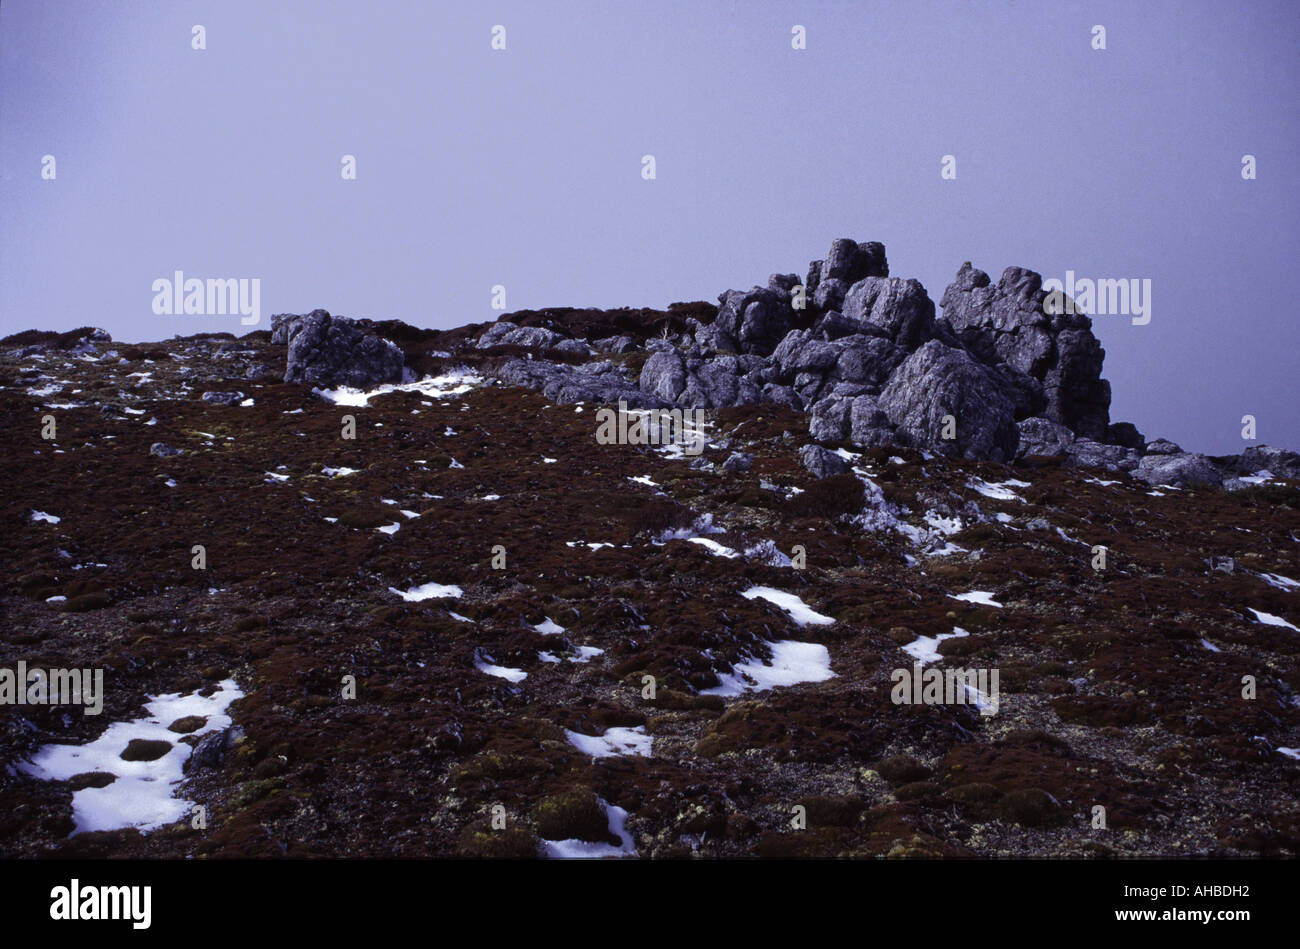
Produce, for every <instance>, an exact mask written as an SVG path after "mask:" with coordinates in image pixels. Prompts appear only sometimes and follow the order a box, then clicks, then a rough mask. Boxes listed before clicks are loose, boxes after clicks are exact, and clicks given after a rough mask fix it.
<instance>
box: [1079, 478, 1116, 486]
mask: <svg viewBox="0 0 1300 949" xmlns="http://www.w3.org/2000/svg"><path fill="white" fill-rule="evenodd" d="M1083 480H1084V481H1087V482H1088V483H1089V484H1099V485H1101V486H1102V487H1103V488H1109V487H1110V486H1111V485H1112V484H1119V483H1120V482H1118V481H1105V480H1103V479H1101V478H1084V479H1083Z"/></svg>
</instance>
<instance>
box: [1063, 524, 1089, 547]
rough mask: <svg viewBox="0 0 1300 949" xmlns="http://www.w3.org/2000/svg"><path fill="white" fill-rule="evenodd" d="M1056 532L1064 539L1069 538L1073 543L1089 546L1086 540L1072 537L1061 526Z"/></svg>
mask: <svg viewBox="0 0 1300 949" xmlns="http://www.w3.org/2000/svg"><path fill="white" fill-rule="evenodd" d="M1056 533H1058V534H1060V535H1061V539H1062V540H1068V541H1069V542H1070V543H1072V544H1083V545H1084V546H1087V542H1086V541H1082V540H1079V539H1078V538H1077V537H1071V536H1070V535H1069V534H1067V533H1066V532H1065V531H1063V530H1062V529H1061V528H1059V527H1058V528H1057V529H1056Z"/></svg>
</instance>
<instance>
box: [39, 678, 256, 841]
mask: <svg viewBox="0 0 1300 949" xmlns="http://www.w3.org/2000/svg"><path fill="white" fill-rule="evenodd" d="M243 694H244V693H243V692H242V691H240V689H239V687H238V686H237V685H236V684H235V682H234V680H233V679H226V680H225V681H224V682H221V683H220V684H219V685H218V687H217V691H215V692H214V693H213V694H212V695H210V696H207V697H205V696H202V695H199V694H198V693H196V692H192V693H190V694H189V695H182V694H180V693H179V692H174V693H170V694H167V695H157V696H153V697H151V699H150V700H149V701H148V702H147V703H145V708H146V709H147V710H148V712H149V714H148V715H147V716H146V717H144V718H139V719H136V720H135V721H130V722H115V723H113V724H112V725H109V726H108V728H107V729H105V730H104V733H103V734H102V735H100V736H99V737H98V738H96V739H95V740H94V741H92V742H89V743H87V744H84V745H46V746H45V747H43V748H41V749H40V750H39V751H37V753H36V755H35V756H34V757H33V758H32V760H31V762H24V763H20V764H19V765H18V767H19V768H20V769H21V770H23V771H25V772H27V773H28V774H30V775H32V776H33V777H36V778H40V779H43V780H47V781H66V780H68V779H69V778H71V777H72V776H73V775H77V774H83V773H85V772H88V771H107V772H110V773H112V774H114V775H116V776H117V778H116V780H115V781H113V783H112V784H109V785H107V786H106V787H102V788H83V789H82V790H80V791H75V792H73V795H72V818H73V822H74V824H75V829H74V830H73V831H72V833H73V834H80V833H84V832H86V831H94V830H118V829H120V828H123V827H135V828H138V829H139V830H141V831H149V830H153V829H155V828H158V827H161V826H163V825H164V824H170V823H174V822H176V821H179V820H181V819H182V818H183V817H184V816H185V815H186V814H188V813H189V811H190V809H191V808H192V807H193V806H194V802H193V801H187V800H183V799H182V798H178V797H173V794H174V792H175V791H176V789H177V785H179V784H180V782H181V779H182V778H183V777H184V770H183V769H184V765H185V761H186V759H188V758H189V756H190V754H191V749H190V746H189V745H187V744H185V743H183V742H181V741H180V738H181V737H182V736H181V735H180V734H178V733H177V732H174V731H171V730H170V729H168V727H167V726H168V725H170V724H172V723H173V722H175V721H176V720H177V719H181V718H187V717H189V716H191V715H198V716H202V717H204V718H205V719H206V720H205V721H204V723H203V725H202V726H201V727H200V728H198V729H197V730H196V731H193V732H189V733H188V734H190V735H206V734H208V733H209V732H213V731H218V730H220V729H223V728H227V727H229V725H230V724H231V720H230V717H229V716H228V715H226V709H227V708H228V707H229V706H230V703H231V702H233V701H235V700H236V699H238V698H241V697H242V696H243ZM137 738H140V739H145V740H151V741H157V740H161V741H165V742H167V743H169V744H170V745H171V749H170V750H169V751H168V752H167V753H166V754H165V755H163V756H162V757H160V758H157V759H155V760H154V761H123V760H122V757H121V754H122V752H123V751H125V750H126V747H127V745H129V744H130V743H131V741H133V740H134V739H137Z"/></svg>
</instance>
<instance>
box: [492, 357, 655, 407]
mask: <svg viewBox="0 0 1300 949" xmlns="http://www.w3.org/2000/svg"><path fill="white" fill-rule="evenodd" d="M497 378H498V379H499V380H500V381H501V382H503V383H505V384H506V385H512V386H523V387H525V388H528V389H536V390H538V391H540V392H541V393H542V395H544V396H546V398H548V399H550V400H551V401H552V402H554V403H555V404H557V405H572V404H574V403H576V402H602V403H616V402H618V401H620V400H622V401H623V402H624V403H626V404H627V406H628V407H629V408H664V407H665V406H667V405H668V404H669V400H666V399H660V398H657V397H656V396H654V395H653V394H651V393H648V392H645V391H644V390H642V389H641V388H640V387H639V386H638V385H637V384H636V383H635V382H634V381H632V380H630V379H628V378H627V377H626V376H625V375H624V373H623V370H622V368H621V367H620V366H618V365H617V364H615V363H613V362H610V361H608V360H602V361H599V362H588V363H583V364H581V365H578V366H570V365H568V364H566V363H556V362H551V361H549V360H546V359H512V360H510V361H509V362H507V363H506V364H505V365H504V366H502V367H501V368H500V369H499V370H497Z"/></svg>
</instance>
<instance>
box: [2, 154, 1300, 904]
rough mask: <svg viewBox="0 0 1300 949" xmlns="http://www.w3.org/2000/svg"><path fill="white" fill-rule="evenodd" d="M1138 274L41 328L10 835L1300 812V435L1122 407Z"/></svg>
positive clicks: (22, 852) (1090, 830)
mask: <svg viewBox="0 0 1300 949" xmlns="http://www.w3.org/2000/svg"><path fill="white" fill-rule="evenodd" d="M359 167H362V166H359ZM661 170H662V169H661ZM182 278H183V275H182V274H177V275H176V279H175V281H173V283H172V285H171V287H170V289H169V290H168V292H167V293H166V294H164V300H163V301H162V302H160V305H163V304H164V303H165V304H166V305H168V306H171V307H172V309H173V311H179V310H183V309H184V308H185V307H190V306H194V307H197V306H198V305H199V304H200V303H202V305H203V306H205V307H206V306H207V305H208V301H207V299H206V297H205V298H203V299H202V300H200V299H199V296H198V289H199V288H197V287H195V286H193V284H196V283H197V281H192V280H190V279H189V278H184V282H183V284H182ZM1103 282H1104V281H1098V282H1097V284H1096V285H1095V286H1094V285H1091V284H1089V283H1085V282H1083V281H1080V280H1077V279H1074V278H1073V274H1069V273H1067V279H1066V281H1064V282H1063V283H1062V284H1061V286H1059V287H1058V286H1057V285H1056V284H1055V283H1053V282H1050V281H1049V282H1047V283H1044V281H1043V280H1042V278H1041V277H1040V276H1039V274H1038V273H1035V272H1034V271H1032V270H1029V269H1027V268H1024V267H1015V266H1012V267H1007V268H1006V269H1004V270H1003V271H1002V273H1001V275H1000V276H998V277H996V278H994V277H992V276H990V275H989V274H988V273H986V272H984V271H982V270H979V269H977V268H975V267H974V266H973V265H972V264H970V263H962V264H961V265H960V266H959V267H957V268H956V269H955V276H954V277H953V278H952V280H951V282H950V283H949V284H948V286H947V287H946V288H944V290H943V292H942V294H940V295H939V296H938V303H937V304H936V302H935V301H934V299H933V298H932V297H931V295H930V293H929V291H927V289H926V288H925V287H924V286H922V284H921V283H920V282H919V281H918V280H915V279H910V278H907V277H900V276H895V275H893V267H892V266H891V261H890V260H889V258H888V256H887V254H886V249H885V247H884V245H883V244H881V243H879V242H875V241H858V240H856V239H848V238H841V239H838V240H835V241H833V242H831V244H830V246H829V248H828V250H827V251H826V253H825V256H823V257H821V258H819V259H815V260H812V261H811V262H810V263H809V264H808V266H807V267H799V268H795V269H791V270H790V272H779V273H774V274H772V275H771V276H769V277H768V278H767V279H766V280H763V281H760V282H758V283H756V284H754V285H753V286H751V287H749V288H748V289H727V290H725V291H724V292H722V293H721V294H719V295H718V297H717V300H716V303H713V302H705V301H694V302H684V303H673V304H671V305H670V306H668V307H667V308H666V309H661V310H657V309H635V310H634V309H619V310H599V309H590V308H587V309H580V308H571V307H553V308H548V309H543V310H517V311H514V312H505V311H503V312H501V313H500V314H499V318H497V319H495V320H493V321H492V322H486V323H470V324H466V325H463V326H458V327H454V328H449V329H423V328H420V327H416V326H412V325H409V324H407V323H404V322H400V321H397V320H376V319H368V318H353V317H348V316H342V315H338V314H334V313H331V312H330V311H328V310H325V309H322V308H312V309H307V310H306V312H304V313H302V314H285V313H281V314H276V315H274V316H272V317H271V320H270V325H269V328H267V329H255V330H253V331H252V332H249V333H247V334H246V335H243V336H240V337H236V336H234V335H233V334H231V333H228V332H220V333H200V334H196V335H191V336H182V337H174V338H170V339H167V340H164V341H160V342H150V343H121V342H116V341H114V340H113V339H112V338H111V337H110V335H109V334H108V333H107V332H105V331H103V330H102V329H97V328H95V327H82V328H80V329H77V330H73V331H68V332H63V333H55V332H53V331H43V330H32V331H28V332H25V333H19V334H16V335H14V336H10V337H7V338H5V339H3V340H0V420H2V422H3V425H4V431H5V432H6V433H7V434H8V436H9V441H8V451H7V452H6V454H5V456H4V459H3V461H0V464H3V465H4V466H5V474H6V478H5V483H6V485H7V486H8V489H7V491H6V492H5V493H4V495H3V500H2V501H0V514H2V515H3V516H4V518H5V523H6V525H7V527H6V529H5V530H4V531H0V558H2V559H3V560H4V562H5V563H7V564H11V565H12V569H11V570H10V571H9V577H8V580H7V582H6V583H5V585H4V588H3V589H2V590H0V612H2V613H3V615H4V616H5V617H6V618H7V620H8V623H7V627H8V629H9V632H8V633H7V636H8V639H7V643H8V644H9V645H10V646H11V652H12V654H13V655H14V657H15V658H13V659H10V660H7V661H6V662H4V663H0V706H2V707H3V709H4V712H5V714H6V715H8V716H9V718H8V721H9V722H10V723H11V724H12V726H13V727H8V728H4V729H0V758H2V759H3V760H4V762H5V763H6V767H5V768H3V769H0V791H2V792H3V794H4V795H5V801H6V807H5V813H6V815H8V817H7V821H6V823H5V824H4V825H3V829H0V852H3V853H5V854H6V855H14V856H32V857H35V856H51V855H53V856H61V855H70V854H72V855H75V854H83V853H94V854H96V855H102V856H105V857H121V858H135V857H154V858H174V859H177V860H185V859H191V858H193V859H208V858H218V857H238V858H247V857H253V858H274V859H279V858H282V857H291V858H294V857H301V858H311V857H329V856H340V855H347V856H354V857H392V856H397V857H463V858H475V859H477V858H500V857H504V858H529V859H572V858H581V859H606V858H608V859H638V858H644V859H663V858H679V857H690V856H696V855H697V856H702V857H713V858H735V859H740V858H751V857H773V858H791V857H840V856H847V857H858V858H877V857H891V858H912V857H967V856H1005V855H1018V856H1077V857H1088V856H1098V855H1110V856H1131V857H1148V856H1169V855H1178V854H1198V855H1231V856H1247V855H1267V856H1295V855H1296V853H1297V850H1296V848H1297V837H1296V827H1297V826H1298V825H1297V818H1298V813H1297V810H1296V807H1295V804H1294V800H1293V798H1294V795H1286V794H1279V793H1276V792H1277V789H1278V788H1280V787H1282V788H1284V787H1287V786H1288V785H1289V784H1293V783H1294V782H1295V780H1296V777H1297V774H1300V772H1298V771H1297V768H1300V762H1298V760H1297V757H1296V751H1295V749H1296V748H1297V746H1298V745H1300V639H1298V638H1297V637H1300V455H1297V454H1296V453H1294V452H1292V451H1289V450H1286V449H1283V448H1274V447H1268V446H1267V445H1262V444H1258V443H1256V441H1255V440H1254V430H1253V428H1249V427H1245V428H1243V441H1244V443H1245V444H1244V445H1243V447H1242V449H1241V450H1240V451H1239V452H1238V453H1235V454H1230V455H1212V454H1205V453H1200V452H1197V451H1196V450H1195V449H1194V447H1190V448H1187V449H1184V448H1183V447H1181V446H1179V445H1178V444H1175V443H1174V442H1173V441H1171V440H1169V439H1167V438H1160V437H1148V436H1147V435H1145V434H1143V433H1142V432H1140V431H1139V430H1138V429H1137V427H1136V426H1135V425H1134V424H1132V423H1129V422H1124V421H1117V420H1115V419H1114V418H1113V417H1112V412H1111V405H1112V401H1111V396H1112V393H1111V385H1110V383H1109V382H1108V381H1107V380H1106V379H1105V378H1104V376H1103V372H1102V370H1103V362H1104V360H1105V356H1106V353H1105V351H1104V350H1103V349H1102V346H1101V343H1100V341H1099V340H1098V338H1097V336H1096V335H1094V332H1093V326H1094V324H1093V317H1094V316H1095V318H1096V319H1098V320H1101V319H1103V318H1107V317H1106V316H1103V314H1107V315H1109V314H1110V313H1112V312H1113V309H1112V307H1111V304H1112V302H1113V303H1115V304H1116V306H1118V307H1120V309H1123V307H1124V306H1127V307H1128V308H1129V309H1130V310H1131V315H1133V316H1134V319H1135V322H1136V321H1137V319H1138V317H1139V316H1140V317H1141V318H1142V320H1145V319H1147V318H1149V317H1150V313H1151V309H1150V302H1151V295H1150V286H1149V284H1147V283H1146V282H1141V283H1136V282H1129V283H1124V284H1120V283H1109V282H1106V283H1105V288H1104V306H1103V297H1102V296H1100V295H1099V294H1101V293H1102V291H1101V290H1100V289H1099V288H1100V287H1101V284H1102V283H1103ZM178 285H179V286H181V288H182V290H185V287H189V289H188V290H185V294H186V295H185V296H184V298H183V299H180V300H179V303H178V299H177V297H176V293H177V292H178V291H177V289H176V288H177V286H178ZM254 286H255V285H253V284H250V285H249V287H248V292H249V294H250V296H249V297H247V298H245V297H244V296H243V290H238V293H239V296H240V300H239V301H238V303H239V307H240V308H242V309H251V310H253V311H255V310H256V301H257V297H256V292H257V291H255V289H254ZM1090 286H1091V287H1092V289H1091V292H1092V293H1093V294H1094V296H1093V297H1092V299H1091V300H1089V299H1088V293H1089V292H1090V291H1089V287H1090ZM1125 287H1126V288H1127V290H1125V289H1124V288H1125ZM164 289H167V288H164ZM203 289H204V290H205V291H206V289H207V287H206V286H205V287H203ZM235 289H238V288H235ZM159 292H160V293H163V291H162V290H160V291H159ZM166 301H170V302H166ZM226 302H227V308H228V309H229V300H227V301H226ZM245 304H248V305H245ZM242 309H241V311H242ZM1089 314H1092V315H1091V316H1090V315H1089ZM1135 332H1140V331H1135ZM1167 397H1169V398H1174V397H1176V394H1168V395H1167ZM1232 421H1233V422H1234V425H1235V419H1233V420H1232ZM1250 424H1251V425H1253V424H1254V423H1253V420H1252V421H1251V422H1250ZM1243 426H1246V422H1243ZM1246 432H1249V437H1246V434H1245V433H1246ZM19 649H21V655H22V656H23V659H22V660H21V661H19V660H18V659H17V658H16V656H17V655H18V654H19V653H18V650H19ZM77 705H81V706H82V711H83V713H84V714H76V706H77ZM1097 808H1102V809H1103V810H1104V815H1105V816H1104V820H1103V819H1101V818H1099V817H1098V812H1097V810H1096V809H1097ZM75 887H76V884H75V882H74V884H73V889H74V890H75ZM85 893H86V890H85V888H84V887H83V888H82V890H81V896H77V895H74V893H73V892H72V890H70V891H69V894H68V895H67V897H66V898H62V902H56V904H55V906H54V910H55V912H56V915H59V918H73V917H74V908H77V907H85V909H84V910H83V909H79V908H78V909H76V912H92V911H93V912H95V913H98V914H99V916H100V918H103V916H104V913H105V911H104V909H103V904H102V901H101V902H100V903H98V904H95V903H94V901H89V898H88V897H85ZM96 900H99V897H98V896H96ZM145 905H146V907H147V903H146V904H145ZM96 906H98V908H96ZM108 912H109V913H110V914H111V913H112V912H113V910H112V908H111V907H110V909H109V911H108ZM146 913H147V909H146ZM137 916H138V912H137Z"/></svg>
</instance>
